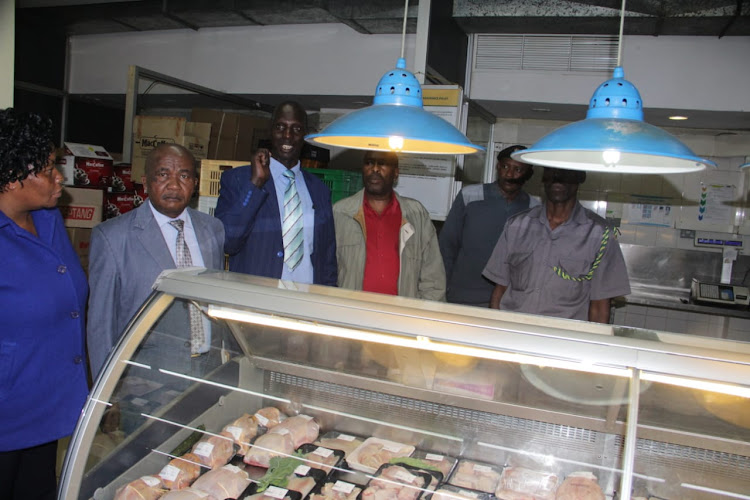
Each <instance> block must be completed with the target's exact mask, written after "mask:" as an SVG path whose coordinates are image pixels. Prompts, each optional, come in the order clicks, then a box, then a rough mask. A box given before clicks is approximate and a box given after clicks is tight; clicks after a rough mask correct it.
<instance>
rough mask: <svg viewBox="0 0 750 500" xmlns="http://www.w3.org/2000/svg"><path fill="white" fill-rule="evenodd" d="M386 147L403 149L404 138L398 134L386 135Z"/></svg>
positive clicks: (396, 149) (395, 149) (394, 149)
mask: <svg viewBox="0 0 750 500" xmlns="http://www.w3.org/2000/svg"><path fill="white" fill-rule="evenodd" d="M388 147H390V148H391V149H392V150H393V151H401V150H402V149H404V138H403V137H401V136H400V135H392V136H390V137H388Z"/></svg>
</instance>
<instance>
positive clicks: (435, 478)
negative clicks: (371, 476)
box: [388, 457, 443, 492]
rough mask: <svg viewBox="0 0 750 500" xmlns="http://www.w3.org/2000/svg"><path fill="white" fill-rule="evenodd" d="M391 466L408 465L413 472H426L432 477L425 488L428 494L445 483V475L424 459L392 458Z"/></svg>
mask: <svg viewBox="0 0 750 500" xmlns="http://www.w3.org/2000/svg"><path fill="white" fill-rule="evenodd" d="M388 463H389V464H393V465H406V466H407V467H409V468H410V469H411V470H413V471H418V472H424V473H426V474H429V475H430V478H431V479H430V482H429V483H428V484H427V486H425V489H426V490H427V491H428V492H431V491H435V489H436V488H437V485H438V484H440V483H442V482H443V473H442V472H440V471H439V470H437V467H435V466H433V465H430V464H429V463H427V462H425V461H424V460H422V459H419V458H414V457H397V458H392V459H391V460H390V461H389V462H388Z"/></svg>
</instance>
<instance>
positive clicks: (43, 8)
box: [16, 0, 750, 130]
mask: <svg viewBox="0 0 750 500" xmlns="http://www.w3.org/2000/svg"><path fill="white" fill-rule="evenodd" d="M16 3H17V9H16V15H17V20H19V19H20V20H21V22H24V23H25V24H26V25H39V26H40V27H42V26H43V27H44V28H45V29H55V30H58V31H59V32H61V33H62V34H66V35H88V34H103V33H119V32H130V31H148V30H170V29H192V30H199V29H202V28H216V27H228V26H256V25H277V24H310V23H343V24H346V25H347V26H349V27H351V28H352V29H354V30H356V31H358V32H360V33H364V34H392V33H400V32H401V30H402V23H403V12H404V2H403V0H377V1H371V0H369V1H365V0H171V1H170V0H131V1H120V2H116V1H108V0H99V1H90V0H88V1H87V0H16ZM620 7H621V6H620V1H619V0H578V1H572V0H505V1H499V0H452V1H451V0H432V2H431V8H432V10H433V12H435V11H438V10H442V11H446V9H447V12H449V13H450V14H449V15H450V16H451V17H452V20H453V21H454V22H455V25H456V26H457V27H458V28H459V29H460V30H461V31H463V32H464V33H468V34H471V33H530V34H532V33H538V34H580V33H586V34H609V35H612V34H617V32H618V29H619V13H620ZM417 11H418V0H411V1H410V6H409V10H408V22H407V31H408V32H410V33H415V32H416V23H417ZM624 32H625V34H630V35H652V36H660V35H662V36H666V35H671V36H711V37H724V36H750V0H628V2H627V7H626V22H625V23H624ZM248 97H251V96H248ZM252 97H258V98H260V100H262V101H263V102H266V103H268V104H271V105H273V104H274V102H273V97H271V96H252ZM268 97H270V99H268ZM310 99H311V100H310V102H309V103H308V102H303V105H305V106H307V107H308V108H310V109H315V108H318V109H319V108H320V107H351V108H357V107H361V106H363V105H365V104H363V101H364V103H367V102H369V100H370V96H350V97H349V100H348V102H347V100H346V99H344V102H342V98H341V97H337V98H331V101H332V102H331V103H329V102H328V100H329V99H327V98H326V96H311V97H310ZM478 104H480V105H481V106H482V107H484V108H485V109H486V110H488V111H489V112H490V113H492V114H493V115H495V116H497V117H500V118H537V119H545V120H566V121H571V120H579V119H582V118H583V117H584V116H585V112H586V105H585V104H584V103H582V104H581V105H551V104H549V103H518V102H497V101H492V102H490V101H487V102H481V101H480V102H478ZM540 108H543V109H545V110H547V111H539V109H540ZM690 113H691V117H690V120H689V121H688V122H679V125H680V126H686V127H692V128H710V129H717V128H718V129H725V130H726V129H730V130H735V129H741V130H750V112H748V113H745V112H741V111H738V112H734V113H727V112H710V111H702V112H697V113H696V112H694V111H691V112H690ZM674 114H681V113H680V110H658V109H647V110H646V120H647V121H648V122H649V123H652V124H654V125H657V126H675V125H678V124H677V123H675V122H670V121H669V120H668V118H667V117H668V116H670V115H674Z"/></svg>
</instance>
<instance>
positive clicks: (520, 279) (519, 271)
mask: <svg viewBox="0 0 750 500" xmlns="http://www.w3.org/2000/svg"><path fill="white" fill-rule="evenodd" d="M532 264H533V259H532V258H531V252H519V253H512V254H510V256H509V257H508V267H509V268H510V285H511V287H512V288H513V289H514V290H516V291H518V292H524V291H526V289H527V288H528V287H529V283H530V282H531V272H532V271H533V269H532Z"/></svg>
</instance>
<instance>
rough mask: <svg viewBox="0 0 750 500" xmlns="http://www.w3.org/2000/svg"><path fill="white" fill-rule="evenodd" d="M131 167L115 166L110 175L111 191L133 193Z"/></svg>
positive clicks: (125, 165) (126, 165)
mask: <svg viewBox="0 0 750 500" xmlns="http://www.w3.org/2000/svg"><path fill="white" fill-rule="evenodd" d="M132 168H133V167H132V166H131V165H129V164H122V165H115V166H114V173H113V174H112V185H111V188H112V191H114V192H118V193H122V192H125V191H133V190H134V189H135V185H134V183H133V177H132Z"/></svg>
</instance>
